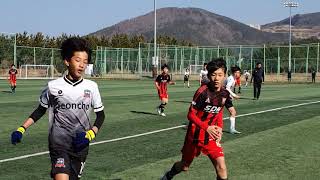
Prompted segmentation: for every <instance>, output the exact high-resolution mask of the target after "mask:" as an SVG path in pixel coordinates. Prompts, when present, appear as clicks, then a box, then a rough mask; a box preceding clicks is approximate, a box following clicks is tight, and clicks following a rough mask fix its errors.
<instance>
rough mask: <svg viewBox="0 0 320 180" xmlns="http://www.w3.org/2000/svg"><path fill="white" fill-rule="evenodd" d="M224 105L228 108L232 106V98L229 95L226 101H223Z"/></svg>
mask: <svg viewBox="0 0 320 180" xmlns="http://www.w3.org/2000/svg"><path fill="white" fill-rule="evenodd" d="M224 106H225V107H226V108H227V109H229V108H231V107H233V104H232V100H231V98H230V96H229V97H227V99H226V102H225V104H224Z"/></svg>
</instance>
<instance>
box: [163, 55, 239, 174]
mask: <svg viewBox="0 0 320 180" xmlns="http://www.w3.org/2000/svg"><path fill="white" fill-rule="evenodd" d="M207 69H208V78H209V80H210V82H209V83H208V84H206V85H203V86H201V87H200V88H199V89H198V90H197V92H196V93H195V95H194V97H193V101H192V104H191V106H190V108H189V113H188V119H189V121H190V123H189V126H188V130H187V134H186V137H185V142H184V146H183V148H182V150H181V152H182V159H181V161H179V162H176V163H175V164H174V165H173V167H172V168H171V170H170V171H168V172H167V173H166V174H165V175H164V176H163V177H162V180H170V179H172V178H173V177H174V176H175V175H177V174H179V173H180V172H182V171H187V170H188V168H189V166H190V165H191V163H192V161H193V159H194V158H195V157H197V156H199V155H200V153H203V154H205V155H207V156H208V157H209V158H210V160H211V162H212V164H213V165H214V167H215V169H216V173H217V180H226V179H228V178H227V168H226V164H225V159H224V154H223V149H222V147H221V144H220V140H221V137H222V128H223V107H224V106H225V107H227V108H230V107H232V106H233V105H232V101H231V99H230V94H229V92H228V91H227V90H225V89H224V88H223V82H224V79H225V74H226V63H225V61H224V60H223V59H215V60H212V61H211V62H209V63H208V66H207Z"/></svg>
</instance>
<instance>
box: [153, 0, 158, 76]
mask: <svg viewBox="0 0 320 180" xmlns="http://www.w3.org/2000/svg"><path fill="white" fill-rule="evenodd" d="M153 9H154V37H153V48H154V51H153V57H154V68H155V71H156V73H157V70H158V62H157V60H158V59H157V0H154V1H153Z"/></svg>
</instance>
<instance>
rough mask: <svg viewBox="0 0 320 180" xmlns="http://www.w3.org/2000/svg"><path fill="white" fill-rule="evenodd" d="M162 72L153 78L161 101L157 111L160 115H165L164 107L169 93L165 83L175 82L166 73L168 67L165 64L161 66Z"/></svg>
mask: <svg viewBox="0 0 320 180" xmlns="http://www.w3.org/2000/svg"><path fill="white" fill-rule="evenodd" d="M161 70H162V73H161V74H160V75H158V77H157V79H156V80H155V86H156V88H157V91H158V95H159V99H160V101H161V103H160V105H159V106H158V108H157V111H158V113H159V115H160V116H166V114H165V113H164V108H165V106H166V105H167V104H168V101H169V95H168V90H167V84H172V85H173V84H175V82H173V81H171V78H170V75H169V74H168V72H169V69H168V66H167V65H166V64H164V65H163V66H162V67H161Z"/></svg>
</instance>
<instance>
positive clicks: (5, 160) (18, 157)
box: [0, 101, 320, 163]
mask: <svg viewBox="0 0 320 180" xmlns="http://www.w3.org/2000/svg"><path fill="white" fill-rule="evenodd" d="M317 103H320V101H313V102H306V103H301V104H295V105H290V106H283V107H279V108H273V109H268V110H263V111H257V112H253V113H247V114H241V115H238V116H237V117H244V116H251V115H255V114H262V113H266V112H272V111H279V110H282V109H289V108H293V107H299V106H306V105H310V104H317ZM228 118H229V117H225V118H223V119H224V120H226V119H228ZM185 126H186V125H180V126H174V127H170V128H165V129H159V130H155V131H150V132H146V133H141V134H136V135H132V136H125V137H121V138H115V139H109V140H104V141H98V142H94V143H91V144H90V145H91V146H93V145H97V144H105V143H110V142H116V141H121V140H126V139H132V138H136V137H141V136H146V135H150V134H155V133H159V132H163V131H169V130H173V129H178V128H182V127H185ZM44 154H49V151H44V152H39V153H34V154H27V155H23V156H17V157H13V158H8V159H1V160H0V163H4V162H9V161H16V160H19V159H25V158H29V157H34V156H41V155H44Z"/></svg>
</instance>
